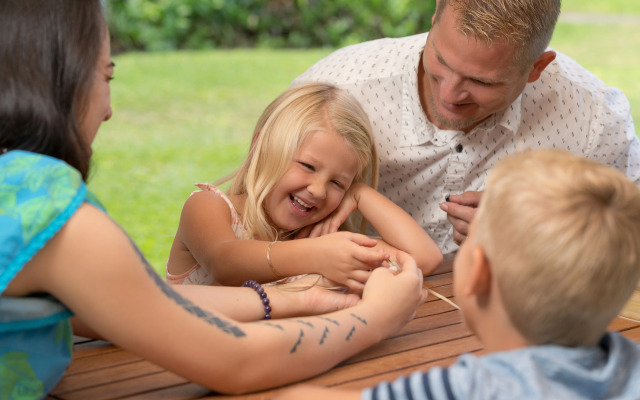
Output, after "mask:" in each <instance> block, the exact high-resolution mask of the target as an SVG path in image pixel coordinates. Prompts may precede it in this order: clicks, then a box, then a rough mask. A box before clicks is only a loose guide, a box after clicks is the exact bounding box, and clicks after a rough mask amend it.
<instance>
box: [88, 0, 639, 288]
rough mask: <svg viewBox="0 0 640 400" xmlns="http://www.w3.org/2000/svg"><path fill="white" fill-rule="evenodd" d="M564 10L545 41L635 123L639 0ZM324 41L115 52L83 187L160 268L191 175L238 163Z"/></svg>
mask: <svg viewBox="0 0 640 400" xmlns="http://www.w3.org/2000/svg"><path fill="white" fill-rule="evenodd" d="M585 13H586V14H585ZM603 13H608V14H613V15H614V16H615V15H622V14H627V15H631V16H636V17H637V19H636V20H633V19H631V20H630V21H627V22H625V23H618V24H612V23H607V24H603V23H599V22H598V21H597V20H596V18H593V17H595V16H598V15H600V16H602V14H603ZM565 14H566V15H567V16H569V15H571V16H576V15H577V16H579V17H580V20H581V21H582V22H580V23H575V22H564V21H563V20H562V19H561V22H560V23H559V24H558V27H557V30H556V34H555V35H554V38H553V41H552V46H554V47H555V48H557V49H558V50H559V51H562V52H563V53H565V54H568V55H569V56H571V57H573V58H575V59H576V60H578V61H579V62H580V63H581V64H583V65H584V66H586V67H587V68H589V69H590V70H591V71H592V72H594V73H595V74H596V75H598V76H599V77H600V78H601V79H602V80H603V81H605V82H606V83H607V84H609V85H611V86H616V87H619V88H621V89H622V90H623V91H624V92H625V93H626V94H627V96H628V98H629V100H630V101H631V104H632V112H633V116H634V120H635V121H636V124H635V125H636V131H640V129H639V128H640V124H639V122H638V121H640V79H639V78H640V52H639V51H638V50H639V49H640V22H638V20H640V2H636V1H634V2H631V1H628V0H609V1H607V2H602V1H595V0H589V1H579V0H565V1H564V2H563V15H565ZM575 19H576V18H572V19H571V21H573V20H575ZM585 21H586V22H585ZM634 21H635V22H634ZM331 50H332V49H315V50H268V49H255V50H250V49H238V50H213V51H203V52H166V53H128V54H121V55H117V56H114V57H113V58H114V61H115V63H116V65H117V66H116V73H115V77H116V79H115V80H114V81H113V82H112V104H113V110H114V116H113V119H112V120H111V121H109V122H107V123H105V124H103V126H102V128H101V131H100V134H99V135H98V138H97V140H96V143H95V144H94V154H95V157H94V164H93V167H94V169H93V172H92V177H91V179H90V183H89V187H90V189H91V190H93V191H94V192H95V193H96V194H97V195H98V196H99V197H100V198H101V199H102V201H103V203H104V205H105V207H106V208H107V210H108V211H109V213H110V214H111V216H112V217H113V218H114V219H115V220H116V221H118V222H119V223H120V224H121V225H122V226H123V227H124V228H125V230H126V231H127V232H129V234H130V235H131V236H132V238H133V239H134V240H135V242H136V243H137V244H138V245H139V246H140V248H141V249H142V251H143V253H144V254H145V255H146V256H147V258H148V259H149V261H150V262H151V264H152V265H153V267H154V268H155V269H156V270H157V271H158V273H159V274H160V275H162V276H164V265H165V263H166V259H167V257H168V254H169V249H170V246H171V242H172V239H173V235H174V234H175V230H176V227H177V224H178V220H179V217H180V211H181V208H182V205H183V203H184V201H185V200H186V198H187V197H188V196H189V194H190V193H191V192H192V191H193V190H194V187H193V183H194V182H210V181H213V180H215V179H216V178H219V177H220V176H223V175H225V174H227V173H229V172H231V171H232V170H233V169H234V168H235V167H237V166H238V165H239V163H240V161H241V160H242V159H243V157H244V155H245V154H246V151H247V148H248V142H249V139H250V137H251V132H252V130H253V126H254V124H255V121H256V120H257V118H258V116H259V115H260V113H261V112H262V110H263V109H264V107H265V106H266V105H267V104H268V103H269V102H270V101H271V100H272V99H273V98H274V97H275V96H276V95H278V94H279V93H280V92H281V91H283V90H285V89H286V88H287V87H288V85H289V83H290V82H291V80H292V79H293V78H295V77H296V76H297V75H298V74H300V73H301V72H303V71H304V70H305V69H306V68H307V67H309V66H310V65H311V64H312V63H313V62H315V61H317V60H318V59H320V58H321V57H324V56H325V55H327V54H329V53H330V52H331Z"/></svg>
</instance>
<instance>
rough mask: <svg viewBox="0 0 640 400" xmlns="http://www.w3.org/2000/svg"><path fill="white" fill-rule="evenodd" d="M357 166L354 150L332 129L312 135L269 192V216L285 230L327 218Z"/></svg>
mask: <svg viewBox="0 0 640 400" xmlns="http://www.w3.org/2000/svg"><path fill="white" fill-rule="evenodd" d="M358 168H359V165H358V160H357V157H356V154H355V152H354V151H353V150H352V149H351V148H350V147H349V146H348V145H347V143H346V142H345V140H344V138H343V137H342V136H340V135H338V134H337V133H335V132H334V131H333V129H326V130H322V131H316V132H313V133H311V134H309V136H307V138H306V139H305V140H304V141H303V142H302V145H301V146H300V149H299V150H298V152H297V153H296V155H295V157H294V159H293V161H291V164H290V165H289V168H288V169H287V171H286V172H285V174H284V175H283V176H282V178H281V179H280V181H279V182H278V184H277V185H276V186H275V187H274V188H273V190H272V191H271V192H270V193H269V195H267V198H266V200H265V210H266V212H267V214H268V215H269V218H270V219H271V221H272V222H273V224H275V225H276V226H277V227H278V228H280V229H286V230H294V229H299V228H302V227H304V226H307V225H311V224H314V223H316V222H318V221H320V220H322V219H324V218H325V217H326V216H328V215H329V214H331V213H332V212H333V211H334V210H335V209H336V208H337V207H338V205H339V204H340V202H341V201H342V198H343V197H344V194H345V193H346V191H347V190H348V189H349V187H350V186H351V183H352V182H353V179H354V177H355V176H356V174H357V173H358Z"/></svg>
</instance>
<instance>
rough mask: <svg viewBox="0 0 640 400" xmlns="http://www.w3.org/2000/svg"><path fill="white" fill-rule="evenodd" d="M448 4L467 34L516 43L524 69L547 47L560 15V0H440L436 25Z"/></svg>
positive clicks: (486, 40) (484, 38)
mask: <svg viewBox="0 0 640 400" xmlns="http://www.w3.org/2000/svg"><path fill="white" fill-rule="evenodd" d="M447 7H451V8H452V10H453V11H454V12H456V13H457V14H458V15H457V19H458V22H457V23H458V29H459V30H460V32H462V33H463V34H465V35H467V36H468V37H471V38H476V39H479V40H481V41H483V42H485V43H487V44H491V43H493V42H494V41H495V40H505V41H507V42H509V43H514V44H515V45H516V59H515V63H516V65H517V66H519V67H520V68H522V69H523V70H525V69H528V68H530V67H531V65H532V64H533V62H534V61H535V60H537V59H538V57H540V55H541V54H542V53H543V52H544V51H545V49H546V48H547V46H548V45H549V42H550V41H551V37H552V35H553V30H554V29H555V25H556V22H557V21H558V16H559V15H560V0H438V5H437V8H436V14H435V20H434V25H435V24H437V23H438V21H439V19H440V17H441V15H442V12H443V11H444V9H446V8H447Z"/></svg>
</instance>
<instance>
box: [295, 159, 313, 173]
mask: <svg viewBox="0 0 640 400" xmlns="http://www.w3.org/2000/svg"><path fill="white" fill-rule="evenodd" d="M298 164H300V165H302V167H304V168H306V169H308V170H309V171H315V170H316V168H315V167H314V166H313V165H311V164H308V163H306V162H304V161H298Z"/></svg>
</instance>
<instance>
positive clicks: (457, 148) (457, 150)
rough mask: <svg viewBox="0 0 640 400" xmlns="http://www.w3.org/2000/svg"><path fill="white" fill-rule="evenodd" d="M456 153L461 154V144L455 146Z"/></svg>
mask: <svg viewBox="0 0 640 400" xmlns="http://www.w3.org/2000/svg"><path fill="white" fill-rule="evenodd" d="M456 152H458V153H462V145H461V144H459V145H457V146H456Z"/></svg>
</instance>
